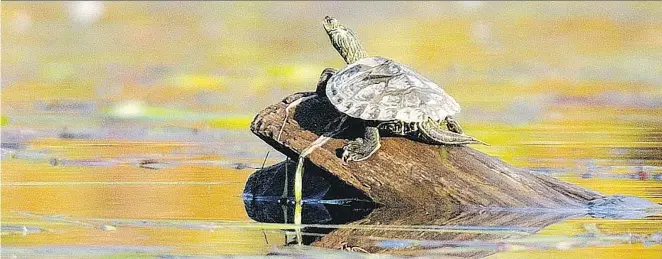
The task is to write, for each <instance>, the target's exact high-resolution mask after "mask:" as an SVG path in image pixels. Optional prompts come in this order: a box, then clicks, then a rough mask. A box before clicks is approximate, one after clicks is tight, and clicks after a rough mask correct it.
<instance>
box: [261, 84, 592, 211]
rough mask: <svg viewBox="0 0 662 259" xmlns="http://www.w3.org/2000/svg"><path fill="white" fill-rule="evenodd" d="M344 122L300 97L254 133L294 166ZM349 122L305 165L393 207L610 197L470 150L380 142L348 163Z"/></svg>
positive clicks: (568, 203)
mask: <svg viewBox="0 0 662 259" xmlns="http://www.w3.org/2000/svg"><path fill="white" fill-rule="evenodd" d="M304 97H305V98H304ZM293 102H300V103H299V104H297V105H292V106H291V108H290V109H289V115H287V118H286V107H288V105H290V104H292V103H293ZM340 116H341V114H340V113H339V112H337V111H336V110H335V108H334V107H333V106H332V105H331V104H330V103H329V102H328V101H327V100H325V99H323V98H319V97H317V96H315V95H314V93H296V94H293V95H291V96H288V97H286V98H285V99H284V100H283V101H282V102H280V103H277V104H274V105H272V106H269V107H267V108H266V109H264V110H263V111H261V112H260V113H259V114H258V115H257V116H256V118H255V119H254V121H253V122H252V124H251V131H252V132H253V133H254V134H256V135H257V136H258V137H260V138H261V139H262V140H264V141H265V142H267V143H268V144H270V145H271V146H273V147H274V148H275V149H276V150H278V151H280V152H282V153H283V154H285V155H287V156H289V157H290V158H292V159H293V160H296V159H298V157H299V154H300V153H301V152H302V150H304V149H306V148H307V147H309V146H310V145H311V143H312V142H314V141H315V140H316V139H318V138H319V137H320V136H321V135H322V134H325V133H326V132H328V131H330V129H333V128H335V127H336V125H335V124H334V123H333V122H334V120H336V119H337V118H338V117H340ZM336 123H337V120H336ZM346 123H348V124H347V125H349V128H347V129H346V130H344V131H343V132H342V133H340V134H337V135H335V136H334V137H333V138H332V139H331V140H330V141H328V142H327V143H325V144H324V145H322V146H321V147H320V148H317V149H315V150H314V151H313V152H312V153H311V154H310V155H308V157H307V159H306V160H307V161H309V162H310V163H307V166H308V167H311V166H313V167H317V168H318V169H321V170H323V171H326V172H328V173H329V174H330V175H332V176H335V177H336V178H338V179H340V180H341V181H343V182H345V183H347V184H349V185H351V186H353V187H354V188H356V189H358V190H359V191H361V192H362V193H363V194H365V195H366V196H367V197H369V198H371V199H372V200H373V201H375V202H377V203H380V204H382V205H386V206H388V207H435V208H437V209H442V210H457V209H467V208H488V207H501V208H506V207H508V208H524V207H527V208H585V207H586V206H587V205H588V204H589V202H590V201H592V200H596V199H601V198H605V196H604V195H602V194H600V193H598V192H595V191H591V190H588V189H585V188H582V187H579V186H576V185H573V184H570V183H566V182H563V181H560V180H557V179H555V178H553V177H549V176H545V175H542V174H538V173H534V172H531V171H529V170H524V169H520V168H516V167H513V166H511V165H508V164H506V163H504V162H503V161H502V160H500V159H498V158H495V157H492V156H489V155H486V154H484V153H482V152H480V151H477V150H475V149H473V148H471V147H469V146H437V145H429V144H424V143H420V142H417V141H414V140H410V139H406V138H402V137H383V138H382V139H381V144H382V145H381V148H380V149H379V151H377V152H376V153H375V154H374V155H373V156H372V157H370V158H369V159H367V160H365V161H361V162H349V163H345V162H343V161H342V159H340V153H341V151H342V147H343V146H344V145H345V144H346V143H347V141H348V140H350V139H354V138H356V137H357V136H360V135H361V132H362V131H361V130H362V129H361V127H360V126H358V125H352V121H351V120H349V121H348V122H346ZM281 127H282V129H281ZM467 131H469V132H470V131H471V129H467ZM304 195H306V193H304Z"/></svg>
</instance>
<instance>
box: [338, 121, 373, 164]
mask: <svg viewBox="0 0 662 259" xmlns="http://www.w3.org/2000/svg"><path fill="white" fill-rule="evenodd" d="M380 146H381V145H380V143H379V129H377V127H374V126H367V127H366V128H365V135H364V136H363V138H357V139H356V140H351V141H349V143H347V145H345V147H343V153H342V159H343V161H345V162H347V161H363V160H366V159H368V158H369V157H370V156H372V154H374V153H375V152H377V150H378V149H379V147H380Z"/></svg>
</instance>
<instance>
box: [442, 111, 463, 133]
mask: <svg viewBox="0 0 662 259" xmlns="http://www.w3.org/2000/svg"><path fill="white" fill-rule="evenodd" d="M444 120H445V121H446V127H448V130H450V131H452V132H455V133H457V134H463V133H464V130H462V127H460V124H459V123H457V121H456V120H455V119H453V116H450V115H448V116H446V118H445V119H444Z"/></svg>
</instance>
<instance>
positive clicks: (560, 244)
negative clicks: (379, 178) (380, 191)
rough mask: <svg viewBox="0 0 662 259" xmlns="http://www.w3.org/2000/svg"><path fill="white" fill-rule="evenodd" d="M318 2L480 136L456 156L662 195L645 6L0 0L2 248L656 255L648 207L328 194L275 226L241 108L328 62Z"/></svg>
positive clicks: (661, 105)
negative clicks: (543, 208) (627, 209)
mask: <svg viewBox="0 0 662 259" xmlns="http://www.w3.org/2000/svg"><path fill="white" fill-rule="evenodd" d="M335 10H352V12H347V13H344V12H340V11H335ZM325 15H336V16H337V17H338V18H339V19H340V21H341V22H345V23H347V24H351V25H352V26H353V28H355V29H356V31H357V33H358V34H359V36H360V38H361V39H362V41H364V42H365V45H366V49H367V50H368V52H369V53H376V54H379V55H383V56H386V57H389V58H392V59H394V60H398V61H399V62H402V63H404V64H407V65H409V66H411V67H412V68H414V69H415V70H417V71H418V72H420V73H421V74H423V75H425V76H427V77H429V78H430V79H432V80H433V81H435V82H437V83H439V84H440V85H442V86H444V88H445V90H446V91H447V92H448V93H449V94H451V95H452V96H453V97H455V98H456V99H457V100H458V102H459V103H460V104H461V105H462V109H463V110H462V112H461V113H460V114H458V116H456V118H457V120H458V121H459V122H460V123H461V124H462V126H463V128H464V129H465V131H466V133H467V134H470V135H472V136H474V137H476V138H477V139H480V140H483V141H485V142H487V143H489V144H491V146H480V145H476V146H472V147H474V148H476V149H478V150H480V151H482V152H485V153H487V154H489V155H492V156H495V157H499V158H501V159H503V160H504V161H506V162H507V163H509V164H512V165H514V166H518V167H523V168H528V169H531V170H534V171H537V172H539V173H542V174H547V175H551V176H553V177H556V178H559V179H561V180H564V181H568V182H571V183H573V184H577V185H580V186H583V187H586V188H589V189H593V190H596V191H599V192H601V193H603V194H606V195H617V194H620V195H632V196H637V197H641V198H644V199H647V200H649V201H652V202H656V203H662V149H661V148H660V147H661V146H662V126H660V125H662V88H661V87H660V83H662V81H661V78H660V76H659V75H660V74H662V64H661V63H660V60H662V48H660V46H662V45H661V44H660V42H661V41H660V38H662V36H661V35H662V30H661V29H660V28H662V23H660V21H659V19H655V17H660V16H662V5H660V4H657V3H653V2H648V3H641V2H640V3H637V2H634V3H621V2H610V3H597V4H593V3H573V4H570V3H561V2H558V3H536V4H534V3H503V2H502V3H487V2H485V3H483V2H480V3H471V2H462V3H459V2H458V3H434V2H420V3H412V4H404V3H396V2H384V3H367V2H366V3H313V2H291V3H287V2H273V3H249V2H238V3H221V2H216V3H158V2H145V3H135V4H133V3H111V2H102V3H98V2H96V3H95V2H91V3H87V2H86V3H73V2H72V3H65V2H53V3H5V2H3V3H2V24H3V26H2V42H3V46H2V47H3V48H2V116H1V122H0V124H1V126H2V128H1V133H2V146H1V151H2V153H1V159H2V160H1V169H2V174H1V175H0V180H1V187H2V190H1V194H2V196H1V199H2V200H1V202H2V208H1V212H2V217H1V222H0V223H1V226H2V230H1V232H0V233H1V234H2V236H1V239H2V257H3V258H5V257H7V258H43V257H52V258H76V257H84V258H87V257H102V258H123V257H147V258H152V257H165V258H179V257H219V256H221V255H227V254H231V255H257V256H262V255H267V254H278V255H283V256H291V257H301V256H306V255H310V256H313V257H314V256H317V257H326V258H333V257H352V256H353V257H361V256H362V255H363V254H362V253H361V251H362V250H367V251H369V252H380V253H388V254H392V255H394V256H397V255H406V254H415V255H423V256H428V257H433V258H439V257H441V258H443V257H450V258H452V257H455V258H457V257H488V258H660V257H661V256H660V255H661V254H662V244H661V243H662V224H661V223H662V221H661V220H662V217H660V216H661V215H657V214H656V215H648V216H642V217H639V218H630V219H613V218H600V217H590V216H585V215H578V214H575V213H573V212H567V211H566V212H564V211H558V212H556V213H549V212H546V213H543V212H540V211H534V210H516V211H489V212H476V211H467V212H462V213H456V212H448V211H439V210H437V209H435V208H426V209H424V210H421V211H399V210H393V209H389V208H383V207H381V208H376V207H373V206H369V205H366V204H365V203H361V202H357V201H352V202H350V203H349V204H346V203H344V202H347V201H346V200H343V199H342V197H339V196H334V197H332V199H331V198H329V197H327V198H329V199H330V200H327V201H320V200H315V199H313V200H312V202H310V203H309V204H308V205H306V206H304V208H303V214H304V215H302V216H303V219H302V221H303V223H304V224H303V225H293V224H291V222H293V221H292V219H293V215H292V212H293V208H292V207H291V206H290V205H287V204H286V203H282V201H281V203H278V202H279V200H280V199H279V196H278V195H271V196H270V199H265V201H263V202H261V203H259V204H258V203H248V202H246V201H245V200H244V196H243V195H242V191H243V190H244V188H245V183H246V181H247V180H248V178H249V177H250V175H251V174H252V173H254V172H255V171H257V170H258V169H259V168H261V167H262V165H263V163H264V164H265V165H266V166H269V165H274V164H277V163H280V162H282V161H284V160H285V157H284V156H283V155H281V154H279V153H278V152H277V151H275V150H272V149H271V148H270V147H269V146H268V145H266V144H265V143H263V142H262V141H260V140H259V139H258V138H257V137H255V136H253V135H252V134H251V133H250V131H249V130H248V127H249V123H250V121H251V120H252V119H253V117H254V115H255V114H256V113H257V112H259V111H260V110H261V109H262V108H263V107H266V106H267V105H269V104H272V103H275V102H278V101H280V100H281V99H282V98H283V97H285V96H287V95H289V94H291V93H292V92H297V91H311V90H313V89H314V87H315V84H316V81H317V78H318V77H319V73H320V72H321V71H322V70H323V69H324V68H325V67H336V68H340V67H341V66H342V60H341V58H340V57H339V56H338V55H337V53H336V52H335V50H334V49H333V48H332V47H331V45H330V44H329V43H328V39H327V36H326V35H325V34H324V32H323V30H322V28H321V19H322V18H323V17H324V16H325ZM385 17H389V19H385ZM5 25H6V26H5ZM267 152H269V156H268V157H267V159H266V161H265V155H266V154H267ZM305 188H307V187H306V186H304V194H305V190H306V189H305ZM308 188H309V187H308ZM343 192H344V191H339V192H338V193H343ZM318 194H320V195H322V192H320V193H318ZM318 196H319V195H318ZM322 197H323V195H322ZM304 198H305V197H304ZM348 215H349V216H348ZM298 236H300V237H301V238H298ZM345 242H346V244H348V247H342V246H341V245H342V244H343V243H345ZM298 243H302V244H303V245H298ZM341 248H344V249H345V250H352V249H353V250H354V252H353V253H348V251H345V250H342V249H341ZM384 257H387V256H384Z"/></svg>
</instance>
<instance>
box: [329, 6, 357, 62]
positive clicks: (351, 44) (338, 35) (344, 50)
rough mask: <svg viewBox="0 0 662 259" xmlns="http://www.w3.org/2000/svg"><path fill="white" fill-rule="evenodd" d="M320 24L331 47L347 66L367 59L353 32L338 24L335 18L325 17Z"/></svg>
mask: <svg viewBox="0 0 662 259" xmlns="http://www.w3.org/2000/svg"><path fill="white" fill-rule="evenodd" d="M322 24H323V25H324V30H326V33H327V34H328V35H329V39H331V43H332V44H333V47H334V48H336V50H337V51H338V53H340V56H342V57H343V59H345V62H347V64H352V63H354V62H356V61H358V60H359V59H362V58H365V57H367V55H366V53H365V50H364V49H363V46H361V43H360V42H359V39H358V38H357V37H356V35H355V34H354V32H353V31H352V30H350V29H348V28H347V27H345V26H344V25H342V24H340V23H339V22H338V20H336V18H333V17H330V16H326V17H324V22H323V23H322Z"/></svg>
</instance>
